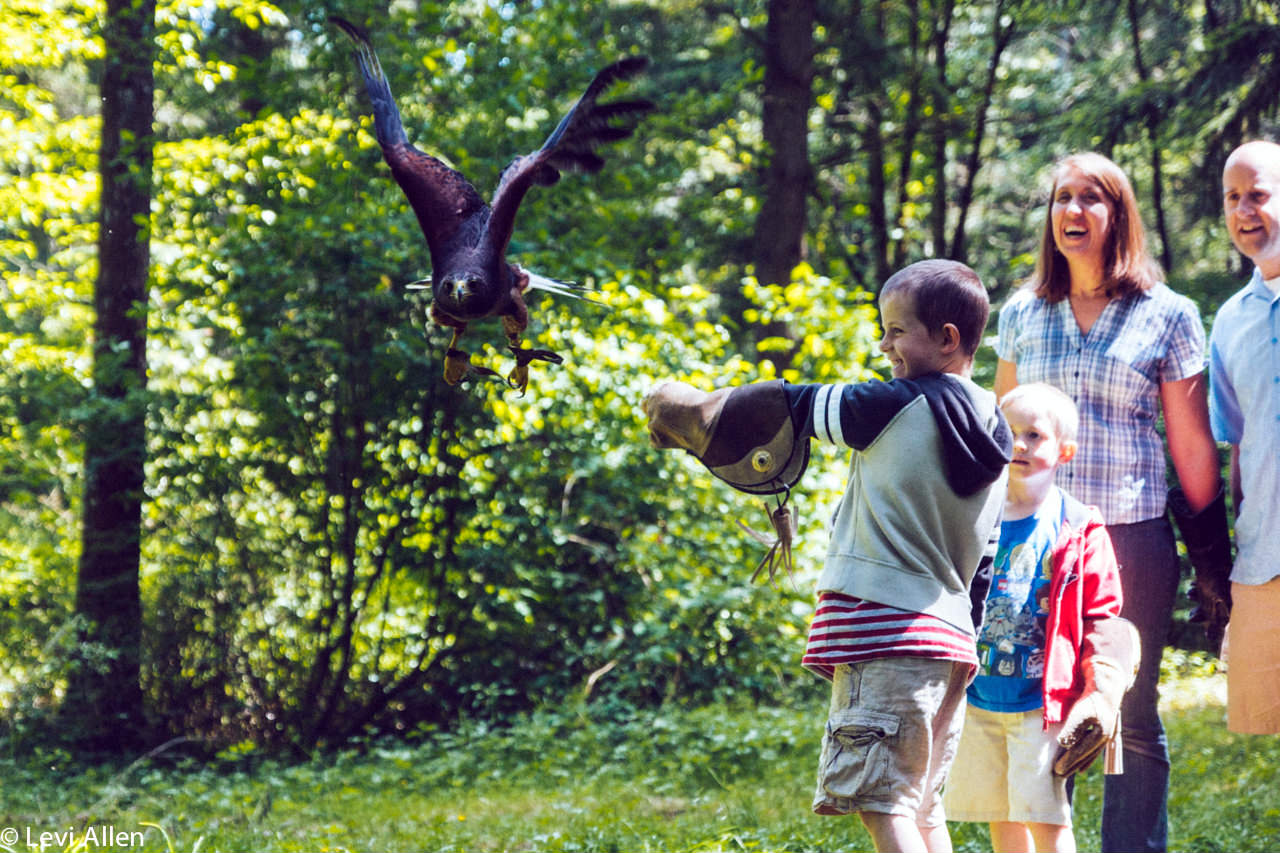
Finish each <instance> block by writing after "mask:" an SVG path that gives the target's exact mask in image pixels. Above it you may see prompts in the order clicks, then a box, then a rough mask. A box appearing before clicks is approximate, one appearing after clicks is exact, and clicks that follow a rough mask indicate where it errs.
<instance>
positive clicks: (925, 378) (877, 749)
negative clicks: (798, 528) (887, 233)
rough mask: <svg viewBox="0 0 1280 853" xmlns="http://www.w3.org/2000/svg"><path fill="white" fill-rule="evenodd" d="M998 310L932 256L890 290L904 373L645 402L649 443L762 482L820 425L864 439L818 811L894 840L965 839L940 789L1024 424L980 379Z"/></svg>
mask: <svg viewBox="0 0 1280 853" xmlns="http://www.w3.org/2000/svg"><path fill="white" fill-rule="evenodd" d="M989 313H990V303H989V302H988V299H987V293H986V290H985V288H984V287H983V286H982V282H981V281H980V280H979V278H978V276H977V275H976V274H975V273H974V272H973V270H971V269H970V268H969V267H967V266H965V265H964V264H961V263H957V262H954V261H942V260H932V261H922V262H920V263H916V264H912V265H911V266H909V267H907V268H906V269H903V270H902V271H900V272H898V273H897V274H895V275H894V276H892V277H891V278H890V279H889V280H888V281H887V282H886V283H885V285H884V288H883V289H882V290H881V295H880V314H881V325H882V326H883V329H884V337H883V338H882V340H881V342H880V350H881V352H883V353H884V354H885V355H886V356H887V357H888V360H889V364H890V367H891V371H892V374H893V379H892V380H891V381H889V382H879V381H873V382H864V383H858V384H849V385H788V384H786V383H782V382H769V383H758V384H755V385H748V386H743V387H740V388H732V389H730V388H723V389H719V390H717V391H714V392H712V393H710V394H705V393H703V392H701V391H698V390H697V389H694V388H691V387H690V386H688V385H684V384H682V383H667V384H664V385H662V386H659V387H658V388H657V389H656V390H655V391H653V392H652V393H651V394H650V395H649V397H648V398H646V400H645V402H644V409H645V412H646V414H647V415H648V417H649V434H650V441H651V442H652V443H653V444H654V445H655V446H657V447H680V448H683V449H685V450H688V451H690V452H691V453H693V454H694V455H695V456H697V457H698V458H699V460H700V461H702V462H703V464H705V465H706V466H707V467H708V468H709V469H710V470H711V471H712V473H714V474H716V475H717V476H719V477H721V478H722V479H724V480H726V482H729V483H730V484H731V485H733V486H735V487H736V488H740V489H742V490H744V491H749V492H753V493H757V494H759V493H770V492H779V491H783V490H786V489H787V488H789V487H790V486H791V485H793V484H794V483H795V482H796V481H797V480H798V479H799V477H800V476H801V474H803V471H804V466H805V464H806V463H807V459H808V451H807V445H808V439H810V438H814V439H817V440H819V441H827V442H832V443H835V444H838V445H840V446H843V447H848V448H850V449H851V450H852V451H853V452H852V464H851V468H850V473H849V484H848V488H847V490H846V492H845V495H844V498H843V499H842V500H841V502H840V505H839V508H838V509H837V511H836V515H835V519H834V521H833V524H832V532H831V541H830V545H829V548H828V551H827V558H826V563H825V566H824V569H823V572H822V575H821V577H820V579H819V581H818V606H817V612H816V614H815V616H814V620H813V623H812V626H811V627H810V633H809V640H808V647H807V649H806V652H805V655H804V661H803V662H804V665H805V666H806V667H807V668H809V669H811V670H813V671H814V672H817V673H819V674H820V675H823V676H825V677H827V678H830V679H831V681H832V698H831V708H830V711H829V714H828V721H827V726H826V733H825V735H824V737H823V747H822V757H821V759H820V767H819V773H818V788H817V794H816V797H815V800H814V805H813V807H814V811H816V812H817V813H819V814H854V813H856V814H858V815H859V816H860V817H861V819H862V821H863V823H864V824H865V825H866V827H867V830H868V832H869V833H870V834H871V837H872V839H873V841H874V843H875V845H876V849H877V850H878V851H887V850H922V851H923V850H929V851H949V850H950V849H951V840H950V836H949V835H948V833H947V827H946V820H945V815H944V813H943V809H942V801H941V790H942V785H943V782H944V781H945V779H946V774H947V770H948V768H949V767H950V764H951V760H952V758H953V757H954V755H955V749H956V745H957V742H958V740H959V734H960V730H961V726H962V724H963V720H964V691H965V686H966V685H967V684H968V682H969V679H970V678H971V676H972V673H973V671H974V670H975V668H976V666H977V656H976V651H975V645H974V643H975V634H976V627H977V625H978V624H980V623H981V620H982V603H983V601H984V600H985V598H986V592H987V586H988V585H989V583H990V566H991V560H992V558H993V557H994V553H995V544H994V543H995V542H996V540H997V539H998V534H999V524H1000V514H1001V509H1002V506H1003V503H1004V496H1005V476H1006V473H1005V471H1006V465H1007V463H1008V461H1009V458H1010V452H1011V449H1012V440H1011V438H1010V435H1009V431H1008V427H1007V425H1006V424H1005V421H1004V418H1003V417H1002V416H1001V414H1000V410H999V408H998V407H997V406H996V399H995V395H993V394H992V393H991V392H989V391H986V390H984V389H982V388H979V387H978V386H977V385H975V384H974V383H973V382H972V381H971V379H970V375H971V374H972V368H973V356H974V353H975V352H976V351H977V348H978V345H979V343H980V342H981V340H982V333H983V331H984V329H985V328H986V323H987V317H988V315H989Z"/></svg>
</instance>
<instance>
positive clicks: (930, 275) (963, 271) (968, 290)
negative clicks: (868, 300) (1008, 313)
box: [880, 259, 991, 356]
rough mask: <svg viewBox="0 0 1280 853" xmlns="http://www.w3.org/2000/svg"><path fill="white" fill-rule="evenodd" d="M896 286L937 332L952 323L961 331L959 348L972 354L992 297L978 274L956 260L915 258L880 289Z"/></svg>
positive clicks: (921, 318)
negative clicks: (923, 259)
mask: <svg viewBox="0 0 1280 853" xmlns="http://www.w3.org/2000/svg"><path fill="white" fill-rule="evenodd" d="M895 290H899V291H901V292H903V293H906V294H907V295H909V296H910V297H911V301H912V303H913V304H914V306H915V313H916V317H917V318H918V319H919V320H920V322H921V323H923V324H924V327H925V328H926V329H928V330H929V334H931V335H936V334H938V333H939V332H941V331H942V327H943V326H944V325H946V324H947V323H951V324H952V325H953V326H955V327H956V329H958V330H959V332H960V348H961V349H963V350H964V353H965V355H968V356H972V355H973V354H974V353H976V352H977V351H978V345H979V344H981V343H982V333H983V332H985V331H986V329H987V318H988V317H990V316H991V300H990V299H988V298H987V289H986V288H985V287H983V286H982V279H980V278H979V277H978V274H977V273H976V272H974V271H973V270H972V269H970V268H969V267H968V266H966V265H965V264H962V263H960V262H959V261H947V260H941V259H936V260H930V261H918V262H917V263H914V264H912V265H911V266H909V267H905V268H904V269H901V270H898V271H897V272H896V273H894V274H893V275H892V276H890V277H889V280H888V281H886V282H885V283H884V287H883V288H881V289H880V295H881V297H883V296H884V295H885V294H887V293H890V292H891V291H895Z"/></svg>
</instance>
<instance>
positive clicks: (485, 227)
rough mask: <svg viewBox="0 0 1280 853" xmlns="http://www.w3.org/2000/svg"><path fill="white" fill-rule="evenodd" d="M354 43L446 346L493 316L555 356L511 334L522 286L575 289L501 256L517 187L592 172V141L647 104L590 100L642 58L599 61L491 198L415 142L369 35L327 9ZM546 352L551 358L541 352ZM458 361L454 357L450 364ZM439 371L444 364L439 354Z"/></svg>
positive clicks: (605, 137) (622, 127)
mask: <svg viewBox="0 0 1280 853" xmlns="http://www.w3.org/2000/svg"><path fill="white" fill-rule="evenodd" d="M331 20H332V21H333V22H334V24H336V25H337V26H338V27H340V28H341V29H342V30H343V32H345V33H346V34H347V35H348V36H350V37H351V39H352V41H353V42H355V45H356V60H357V62H358V63H359V66H360V71H361V74H362V75H363V77H364V81H365V87H366V89H367V91H368V94H369V99H370V102H371V103H372V106H373V119H374V130H375V133H376V135H377V139H378V143H379V144H380V145H381V147H382V153H383V157H384V158H385V159H386V161H387V164H388V165H389V166H390V167H391V174H392V176H393V177H394V178H395V180H396V183H397V184H399V185H400V188H401V189H402V190H403V191H404V194H405V196H406V198H408V200H409V203H410V205H411V206H412V207H413V211H414V213H415V214H416V215H417V218H418V223H419V225H420V226H421V227H422V233H423V235H424V236H425V237H426V239H427V246H428V248H429V250H430V253H431V290H432V303H431V317H432V319H433V320H435V321H436V322H437V323H439V324H441V325H444V326H449V327H451V328H453V330H454V340H453V342H452V343H451V344H450V353H449V354H450V355H451V356H452V355H454V354H455V353H456V355H458V356H461V355H463V354H462V353H460V352H458V351H457V350H456V349H454V346H455V345H456V343H457V339H458V337H459V336H460V335H461V334H462V332H463V330H465V329H466V326H467V324H468V323H471V322H473V321H476V320H481V319H484V318H487V317H495V316H496V317H500V318H502V321H503V330H504V331H505V332H506V334H507V337H508V341H509V343H510V344H511V347H512V350H513V351H514V352H516V355H517V361H518V362H519V361H520V359H521V354H522V353H524V354H526V355H525V363H527V361H528V359H530V358H542V359H544V360H548V361H559V360H560V359H559V357H558V356H555V354H554V353H547V352H546V351H542V350H519V349H518V348H517V346H516V344H517V341H518V339H519V336H520V334H521V333H522V332H523V331H524V329H525V327H526V326H527V325H528V322H529V312H528V308H527V307H526V305H525V301H524V295H523V294H524V291H525V290H526V289H528V288H529V287H531V286H533V287H536V288H539V289H544V290H548V291H551V292H553V293H559V294H561V295H575V294H574V292H573V291H574V286H572V285H567V284H565V283H562V282H556V281H554V280H551V279H545V278H542V277H541V276H531V275H530V274H529V273H528V272H526V271H525V270H523V269H521V268H520V267H518V266H516V265H515V264H512V263H509V262H508V261H507V259H506V251H507V246H508V244H509V243H510V241H511V233H512V230H513V228H514V225H515V217H516V213H517V211H518V209H519V207H520V202H521V200H522V199H523V198H524V195H525V193H526V192H527V191H528V190H529V188H530V187H531V186H533V185H535V184H537V185H541V186H548V185H550V184H554V183H555V182H556V181H558V180H559V179H560V173H561V172H562V171H574V172H597V171H599V170H600V169H601V168H602V167H603V165H604V160H603V159H602V158H601V157H600V156H599V155H598V154H597V153H596V150H595V149H596V148H597V147H598V146H599V145H601V144H603V143H607V142H613V141H617V140H620V139H625V138H626V137H628V136H631V135H632V133H634V131H635V128H636V125H637V124H638V122H639V120H640V118H642V117H643V116H644V115H645V114H646V113H648V112H649V111H651V110H652V109H654V105H653V103H652V102H650V101H647V100H631V101H615V102H612V103H599V102H598V100H597V99H598V97H599V96H600V95H601V94H602V93H603V92H604V91H605V90H606V89H607V88H609V87H610V86H611V85H613V84H614V83H615V82H617V81H620V80H624V79H627V78H630V77H632V76H634V75H636V74H637V73H639V72H640V71H641V70H642V69H643V68H644V67H645V66H646V65H647V64H648V60H647V58H645V57H639V56H637V57H629V58H626V59H622V60H619V61H618V62H615V63H613V64H612V65H609V66H608V67H606V68H604V69H603V70H601V71H600V72H599V73H598V74H597V75H596V76H595V79H593V80H592V81H591V84H590V85H589V86H588V87H587V90H586V92H585V93H584V94H583V95H582V97H581V98H579V99H578V101H577V103H575V104H574V106H573V107H572V108H571V109H570V110H569V112H568V113H567V114H566V115H565V117H564V118H563V119H562V120H561V121H560V123H559V125H557V127H556V129H555V130H554V131H553V132H552V134H551V135H550V136H549V137H548V138H547V141H546V142H544V143H543V145H542V147H541V148H539V149H538V150H537V151H534V152H532V153H531V154H527V155H525V156H523V157H517V158H516V159H515V160H513V161H512V162H511V164H510V165H508V166H507V168H506V169H504V170H503V172H502V176H501V178H500V179H499V181H498V188H497V189H496V190H495V192H494V194H493V199H492V202H491V203H489V204H486V203H485V201H484V200H483V199H482V198H481V197H480V194H479V193H478V192H476V189H475V187H473V186H472V185H471V183H470V182H469V181H468V180H467V179H466V177H465V176H464V175H463V174H462V173H461V172H459V171H457V170H456V169H453V168H450V167H449V166H447V165H445V163H444V162H442V161H441V160H439V159H438V158H436V157H433V156H431V155H429V154H426V153H424V152H422V151H420V150H418V149H417V148H415V147H414V146H413V145H412V144H411V143H410V142H409V139H408V136H407V135H406V133H405V130H404V125H403V123H402V121H401V118H400V111H399V109H398V108H397V107H396V103H395V100H394V98H393V97H392V94H391V88H390V85H389V84H388V83H387V78H386V75H385V74H383V71H382V66H381V65H380V64H379V62H378V57H377V55H376V54H375V53H374V51H373V48H372V46H371V45H370V43H369V39H368V37H367V36H366V35H365V34H364V32H363V31H362V30H360V29H359V28H358V27H356V26H355V25H353V24H351V23H349V22H347V21H345V20H342V19H341V18H336V17H335V18H331ZM548 356H551V357H548ZM457 369H461V368H457V367H456V366H455V373H456V370H457ZM445 373H446V378H450V365H449V363H448V361H446V371H445Z"/></svg>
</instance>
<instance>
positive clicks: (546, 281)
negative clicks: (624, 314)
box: [524, 270, 605, 306]
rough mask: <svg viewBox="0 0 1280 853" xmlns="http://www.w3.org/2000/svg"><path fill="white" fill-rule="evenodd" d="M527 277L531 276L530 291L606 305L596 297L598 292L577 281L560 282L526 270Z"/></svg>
mask: <svg viewBox="0 0 1280 853" xmlns="http://www.w3.org/2000/svg"><path fill="white" fill-rule="evenodd" d="M524 272H525V275H527V276H529V289H530V290H541V291H543V292H544V293H550V294H552V295H553V296H567V297H569V298H571V299H581V300H583V301H584V302H590V303H591V304H593V305H600V306H604V305H605V303H604V302H602V301H600V299H599V298H598V297H596V296H595V294H596V293H597V291H596V290H594V289H592V288H590V287H587V286H586V285H585V284H579V283H578V282H576V281H559V280H557V279H554V278H547V277H546V276H541V275H538V274H537V273H535V272H529V271H528V270H525V271H524Z"/></svg>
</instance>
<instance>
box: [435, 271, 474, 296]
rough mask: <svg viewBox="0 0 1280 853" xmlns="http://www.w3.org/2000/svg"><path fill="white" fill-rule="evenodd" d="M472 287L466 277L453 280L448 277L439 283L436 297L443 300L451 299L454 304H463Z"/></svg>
mask: <svg viewBox="0 0 1280 853" xmlns="http://www.w3.org/2000/svg"><path fill="white" fill-rule="evenodd" d="M471 291H472V286H471V279H470V278H468V277H463V278H455V277H453V276H449V277H448V278H446V279H445V280H444V281H442V282H440V286H439V288H438V289H437V295H438V296H441V297H443V298H444V299H452V300H454V301H455V302H465V301H466V299H467V297H468V296H470V295H471Z"/></svg>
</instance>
